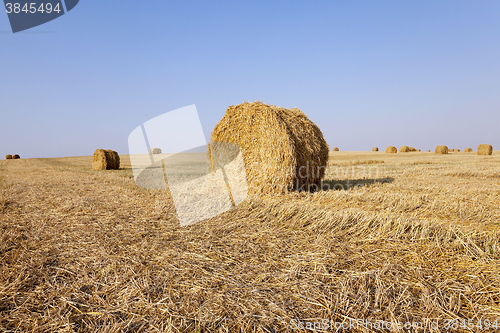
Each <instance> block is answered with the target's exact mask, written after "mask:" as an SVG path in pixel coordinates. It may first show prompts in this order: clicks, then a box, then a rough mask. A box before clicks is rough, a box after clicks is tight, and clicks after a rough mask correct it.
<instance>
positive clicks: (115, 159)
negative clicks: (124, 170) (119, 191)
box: [106, 149, 120, 170]
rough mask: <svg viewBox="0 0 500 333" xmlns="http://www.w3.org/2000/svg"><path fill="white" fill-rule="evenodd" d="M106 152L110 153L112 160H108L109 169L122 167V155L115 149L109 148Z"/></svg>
mask: <svg viewBox="0 0 500 333" xmlns="http://www.w3.org/2000/svg"><path fill="white" fill-rule="evenodd" d="M106 152H107V153H108V155H109V159H110V162H108V170H109V169H110V170H118V169H120V155H118V153H117V152H116V151H114V150H110V149H107V150H106Z"/></svg>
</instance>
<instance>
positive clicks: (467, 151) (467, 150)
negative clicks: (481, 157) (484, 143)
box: [464, 148, 472, 153]
mask: <svg viewBox="0 0 500 333" xmlns="http://www.w3.org/2000/svg"><path fill="white" fill-rule="evenodd" d="M464 153H472V148H465V149H464Z"/></svg>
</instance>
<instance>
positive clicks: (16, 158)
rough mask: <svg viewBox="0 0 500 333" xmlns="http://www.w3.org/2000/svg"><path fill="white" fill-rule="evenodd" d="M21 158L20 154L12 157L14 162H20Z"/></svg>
mask: <svg viewBox="0 0 500 333" xmlns="http://www.w3.org/2000/svg"><path fill="white" fill-rule="evenodd" d="M20 158H21V156H19V155H18V154H15V155H12V159H13V160H18V159H20Z"/></svg>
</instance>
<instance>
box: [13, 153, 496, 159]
mask: <svg viewBox="0 0 500 333" xmlns="http://www.w3.org/2000/svg"><path fill="white" fill-rule="evenodd" d="M490 155H491V154H490ZM20 158H21V156H19V155H17V154H15V155H12V159H13V160H18V159H20Z"/></svg>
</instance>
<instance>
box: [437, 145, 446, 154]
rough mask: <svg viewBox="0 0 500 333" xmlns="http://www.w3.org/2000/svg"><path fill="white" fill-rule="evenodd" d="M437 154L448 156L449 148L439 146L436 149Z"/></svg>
mask: <svg viewBox="0 0 500 333" xmlns="http://www.w3.org/2000/svg"><path fill="white" fill-rule="evenodd" d="M436 154H448V147H447V146H437V147H436Z"/></svg>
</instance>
